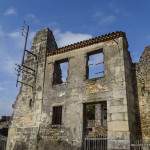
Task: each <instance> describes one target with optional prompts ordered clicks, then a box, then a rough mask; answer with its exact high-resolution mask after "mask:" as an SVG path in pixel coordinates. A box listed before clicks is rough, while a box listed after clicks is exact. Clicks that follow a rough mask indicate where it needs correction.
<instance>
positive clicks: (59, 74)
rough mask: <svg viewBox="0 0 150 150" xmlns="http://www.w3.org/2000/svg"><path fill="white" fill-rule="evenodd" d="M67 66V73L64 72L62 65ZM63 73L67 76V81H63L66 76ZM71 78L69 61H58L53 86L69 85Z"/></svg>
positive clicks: (55, 66) (66, 59)
mask: <svg viewBox="0 0 150 150" xmlns="http://www.w3.org/2000/svg"><path fill="white" fill-rule="evenodd" d="M63 64H67V67H66V71H65V72H63V71H64V70H63V68H62V65H63ZM63 73H64V74H66V77H65V81H63V80H64V79H63V78H64V76H63ZM68 76H69V59H68V58H64V59H61V60H57V61H55V62H54V70H53V85H59V84H63V83H67V81H68Z"/></svg>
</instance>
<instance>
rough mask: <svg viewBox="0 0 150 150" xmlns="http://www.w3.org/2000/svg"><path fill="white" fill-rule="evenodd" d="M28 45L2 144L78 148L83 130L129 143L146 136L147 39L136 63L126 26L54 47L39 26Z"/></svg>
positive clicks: (149, 96) (149, 132)
mask: <svg viewBox="0 0 150 150" xmlns="http://www.w3.org/2000/svg"><path fill="white" fill-rule="evenodd" d="M31 52H32V53H33V54H34V55H35V57H34V56H32V54H31V55H30V53H29V54H28V55H26V56H25V61H24V62H23V66H24V67H25V69H26V71H23V72H22V79H21V82H22V83H24V84H22V85H21V87H20V91H19V94H18V96H17V99H16V101H15V104H14V113H13V120H12V124H11V127H10V129H9V135H8V141H7V150H54V149H55V150H67V149H66V147H69V148H70V149H71V150H73V149H74V150H76V149H80V148H81V147H82V148H83V147H84V144H83V143H84V141H85V139H86V138H88V137H89V138H99V137H100V138H105V139H106V142H107V143H106V144H107V149H108V150H115V149H121V150H123V149H124V150H127V149H130V144H131V143H132V142H134V140H135V139H141V140H143V141H148V140H150V47H146V48H145V50H144V52H143V54H142V56H141V58H140V60H139V62H138V63H133V62H132V59H131V57H130V53H129V51H128V42H127V38H126V34H125V33H124V32H120V31H119V32H113V33H110V34H106V35H102V36H98V37H95V38H92V39H89V40H85V41H81V42H78V43H75V44H71V45H68V46H65V47H61V48H58V47H57V43H56V41H55V39H54V36H53V33H52V32H51V31H50V30H49V29H43V30H41V31H39V32H37V34H36V35H35V37H34V39H33V44H32V47H31ZM29 68H30V70H29ZM31 68H32V69H31ZM33 74H34V75H33ZM105 148H106V147H105ZM70 149H69V150H70Z"/></svg>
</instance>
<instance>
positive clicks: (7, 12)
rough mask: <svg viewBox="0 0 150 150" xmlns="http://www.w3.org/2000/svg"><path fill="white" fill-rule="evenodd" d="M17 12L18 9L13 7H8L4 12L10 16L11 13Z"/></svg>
mask: <svg viewBox="0 0 150 150" xmlns="http://www.w3.org/2000/svg"><path fill="white" fill-rule="evenodd" d="M16 14H17V12H16V9H15V8H13V7H10V8H8V9H6V10H5V12H4V16H10V15H16Z"/></svg>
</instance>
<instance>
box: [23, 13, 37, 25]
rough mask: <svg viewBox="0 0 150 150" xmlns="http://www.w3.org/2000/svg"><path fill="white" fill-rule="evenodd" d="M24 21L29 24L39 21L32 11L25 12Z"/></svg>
mask: <svg viewBox="0 0 150 150" xmlns="http://www.w3.org/2000/svg"><path fill="white" fill-rule="evenodd" d="M25 21H27V22H28V23H30V24H32V23H34V24H37V23H39V22H40V20H39V19H38V18H37V16H36V15H35V14H32V13H30V14H27V15H26V16H25Z"/></svg>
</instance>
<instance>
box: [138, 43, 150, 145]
mask: <svg viewBox="0 0 150 150" xmlns="http://www.w3.org/2000/svg"><path fill="white" fill-rule="evenodd" d="M136 80H137V89H138V102H139V110H140V119H141V131H142V138H143V140H144V141H149V142H150V46H149V47H146V48H145V50H144V52H143V53H142V56H141V57H140V60H139V63H137V64H136Z"/></svg>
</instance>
